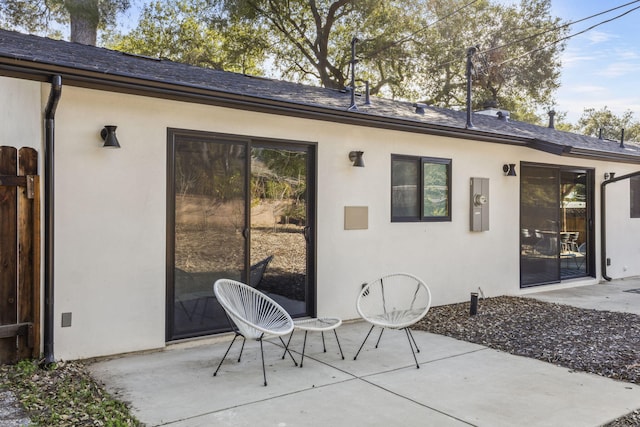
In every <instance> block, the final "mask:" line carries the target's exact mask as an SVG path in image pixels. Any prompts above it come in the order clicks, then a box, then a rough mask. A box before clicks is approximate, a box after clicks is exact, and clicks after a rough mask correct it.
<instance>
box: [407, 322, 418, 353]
mask: <svg viewBox="0 0 640 427" xmlns="http://www.w3.org/2000/svg"><path fill="white" fill-rule="evenodd" d="M406 329H407V332H409V336H410V337H411V341H413V345H414V346H415V347H416V353H420V349H419V348H418V344H417V343H416V339H415V338H414V337H413V332H411V329H409V328H406Z"/></svg>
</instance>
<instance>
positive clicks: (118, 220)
mask: <svg viewBox="0 0 640 427" xmlns="http://www.w3.org/2000/svg"><path fill="white" fill-rule="evenodd" d="M1 83H2V81H1V80H0V84H1ZM32 85H33V84H26V85H25V88H24V89H22V90H25V91H26V92H33V91H34V90H33V88H32V87H31V86H32ZM42 86H43V94H44V93H45V90H44V89H45V88H46V89H47V93H48V85H42ZM35 92H36V94H37V95H38V97H37V98H38V99H37V100H38V105H41V102H40V98H39V92H38V91H37V90H35ZM36 94H34V96H35V95H36ZM373 102H375V100H374V101H373ZM3 114H5V113H3ZM21 117H22V116H21ZM28 117H32V118H31V119H30V120H36V118H35V117H34V114H32V115H31V116H28ZM37 120H38V123H41V121H42V118H41V116H38V117H37ZM25 122H26V120H25ZM104 125H117V126H118V129H117V135H118V138H119V140H120V143H121V146H122V148H121V149H119V150H109V149H105V148H102V140H101V139H100V136H99V133H100V130H101V129H102V127H103V126H104ZM32 127H34V126H32ZM167 128H182V129H189V130H199V131H209V132H219V133H229V134H237V135H245V136H256V137H264V138H279V139H287V140H293V141H303V142H317V150H318V152H317V161H318V165H319V166H318V170H317V176H318V179H317V184H318V188H317V193H318V199H317V314H318V315H319V316H330V315H332V316H339V317H342V318H343V319H352V318H356V317H357V313H356V310H355V298H356V295H357V292H358V290H359V289H360V285H361V284H362V283H364V282H365V281H367V280H369V279H372V278H375V277H377V276H380V275H382V274H387V273H390V272H397V271H406V272H410V273H413V274H415V275H417V276H419V277H422V278H423V279H424V280H425V281H426V282H427V284H428V285H429V287H430V288H431V291H432V294H433V298H434V301H433V302H434V304H435V305H440V304H447V303H453V302H461V301H468V299H469V293H470V292H472V291H476V290H477V289H478V287H481V288H482V290H483V291H484V293H485V295H486V296H496V295H504V294H511V295H517V294H520V293H522V292H523V291H520V289H519V202H520V198H519V177H505V176H504V175H503V172H502V165H503V164H504V163H516V165H517V166H516V169H517V172H518V173H519V171H520V169H519V166H520V162H521V161H528V162H539V163H547V164H563V165H575V166H579V167H586V168H591V167H595V168H596V185H597V186H598V187H599V184H600V182H601V180H602V179H603V175H604V172H616V174H617V175H618V176H619V175H622V174H624V173H629V172H632V171H635V170H636V168H635V167H633V166H628V165H622V164H613V163H604V162H594V161H587V160H583V159H574V158H565V157H558V156H554V155H551V154H547V153H543V152H539V151H535V150H531V149H526V148H521V147H515V146H508V145H498V144H489V143H482V142H477V141H469V140H462V139H453V138H445V137H437V136H429V135H420V134H412V133H400V132H395V131H389V130H383V129H372V128H364V127H357V126H350V125H343V124H334V123H329V122H322V121H315V120H308V119H299V118H291V117H280V116H274V115H267V114H263V113H254V112H247V111H240V110H233V109H228V108H221V107H212V106H204V105H195V104H189V103H183V102H177V101H165V100H159V99H153V98H144V97H139V96H132V95H123V94H117V93H108V92H101V91H95V90H88V89H81V88H75V87H70V86H64V87H63V90H62V98H61V100H60V103H59V106H58V110H57V114H56V149H55V156H56V157H55V164H56V177H55V179H56V195H55V197H56V199H55V200H56V206H55V209H56V212H55V223H56V230H55V257H56V258H55V269H54V272H55V313H54V319H55V331H54V337H55V344H54V349H55V356H56V358H58V359H76V358H88V357H94V356H103V355H109V354H117V353H123V352H130V351H138V350H146V349H152V348H160V347H163V346H164V345H165V307H166V303H165V292H166V289H165V286H166V285H165V268H166V267H165V258H166V209H167V201H166V164H167V159H166V150H167ZM38 129H40V128H38ZM22 133H26V131H25V132H21V134H22ZM38 136H40V134H38ZM351 150H362V151H364V161H365V164H366V167H364V168H355V167H352V166H351V163H350V162H349V160H348V153H349V151H351ZM391 154H406V155H412V156H428V157H442V158H451V159H453V163H452V172H453V174H452V221H451V222H432V223H391V222H390V211H391V207H390V192H391V190H390V185H391V184H390V180H391ZM637 169H640V167H638V168H637ZM471 177H484V178H489V179H490V230H489V231H487V232H471V231H469V209H470V206H469V204H470V203H469V197H470V196H469V179H470V178H471ZM617 185H618V186H622V185H623V183H620V184H617ZM611 187H613V186H610V188H611ZM608 190H609V189H608ZM609 191H610V193H613V191H612V190H609ZM625 191H626V193H624V194H626V199H625V197H624V194H622V193H621V195H618V196H616V197H612V196H613V195H612V194H610V195H609V197H608V198H609V203H610V204H609V205H608V206H609V208H608V213H609V218H610V220H611V221H615V223H614V222H608V223H609V224H610V225H609V227H608V236H609V241H610V242H611V241H614V240H619V239H623V240H624V241H625V242H626V243H625V245H624V246H623V247H622V248H621V249H620V253H618V252H617V250H618V249H616V250H615V251H614V250H613V249H609V250H608V255H609V256H611V257H612V258H613V259H614V260H615V262H614V264H613V265H612V267H611V270H609V274H610V275H613V273H614V271H615V273H616V274H617V270H614V268H617V266H618V262H620V263H621V264H620V265H626V266H627V271H626V272H623V271H622V270H620V274H622V275H625V274H623V273H629V274H628V275H632V274H631V273H633V275H635V274H638V270H639V269H640V265H638V263H637V262H635V263H634V262H633V260H635V259H637V256H638V254H640V243H638V242H639V241H640V239H631V238H625V234H627V232H626V231H624V230H625V227H627V225H629V227H631V230H633V233H636V229H637V228H638V227H640V225H639V224H640V220H639V221H635V220H633V221H630V220H629V218H628V210H629V207H628V184H627V189H626V190H625ZM599 196H600V192H599V191H596V199H595V206H596V236H595V237H596V239H597V241H598V242H599V236H600V235H599V233H600V227H599V225H598V219H599V203H600V200H599ZM625 203H626V205H625ZM345 206H368V208H369V228H368V229H367V230H349V231H345V230H344V216H343V211H344V207H345ZM612 212H618V213H620V217H619V218H614V215H613V214H612ZM624 213H626V218H625V217H624ZM611 224H615V225H611ZM614 228H616V229H618V230H623V231H620V232H618V231H613V229H614ZM638 231H640V230H638ZM615 233H619V235H616V234H615ZM596 246H597V247H596V266H597V269H598V274H599V269H600V263H599V259H600V258H599V256H600V247H599V244H598V245H596ZM625 257H629V259H630V261H626V258H625ZM618 260H619V261H618ZM614 277H618V276H614ZM596 281H597V279H593V280H591V279H588V280H583V281H580V282H579V283H595V282H596ZM575 284H576V282H573V283H571V284H562V285H554V286H552V287H561V286H570V285H575ZM536 289H537V290H540V289H542V288H536ZM544 289H550V287H544ZM529 291H530V290H529ZM67 312H70V313H72V326H71V327H66V328H62V327H60V319H61V315H62V313H67Z"/></svg>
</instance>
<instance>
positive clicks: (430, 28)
mask: <svg viewBox="0 0 640 427" xmlns="http://www.w3.org/2000/svg"><path fill="white" fill-rule="evenodd" d="M215 3H216V4H218V5H222V6H223V8H224V9H225V10H226V11H227V12H228V14H229V16H230V17H232V19H236V20H244V22H246V23H247V24H251V25H253V26H254V27H255V28H258V29H260V30H261V31H262V32H264V34H265V35H266V37H267V38H268V40H269V41H270V45H269V53H270V54H271V55H272V56H273V57H274V58H275V67H276V68H277V71H278V72H279V73H280V74H281V76H282V77H284V78H286V79H290V80H296V81H300V82H307V83H308V82H314V81H315V82H320V83H321V84H322V85H323V86H325V87H331V88H343V87H345V86H348V85H349V78H350V61H351V50H350V43H351V40H352V38H353V36H354V35H356V36H357V37H358V39H359V42H358V43H357V46H356V47H357V49H356V50H357V59H358V65H357V70H356V80H357V81H358V82H359V84H362V82H363V81H364V80H367V81H370V83H371V85H370V87H371V93H372V94H383V95H385V96H391V97H395V98H405V99H414V100H417V99H423V100H426V101H427V102H428V103H430V104H433V105H437V106H440V107H456V106H463V105H465V95H466V91H465V87H466V79H465V62H466V54H465V53H466V50H467V48H468V47H470V46H476V45H478V46H479V53H478V55H477V56H476V57H475V58H474V108H475V109H478V108H480V107H482V104H483V103H484V102H486V101H493V102H496V103H498V104H499V106H500V107H501V108H505V109H508V110H511V111H512V114H511V116H512V117H513V118H514V119H521V120H522V119H524V120H528V121H533V122H537V121H539V118H538V117H537V116H536V114H535V110H536V108H535V107H536V106H537V105H551V104H552V103H553V99H552V95H553V92H554V90H555V89H556V88H557V87H558V85H559V70H560V62H559V53H560V52H561V51H562V49H563V45H562V44H553V43H552V42H554V41H556V40H558V39H560V38H561V36H562V35H564V34H565V32H566V29H559V28H557V25H558V24H559V19H557V18H553V17H552V16H551V15H550V12H549V11H550V0H533V1H529V0H524V1H522V2H521V4H520V5H517V6H514V5H504V4H502V3H499V2H490V1H488V0H484V1H482V0H481V1H477V2H473V3H472V4H468V3H469V2H468V1H466V0H432V1H428V2H427V1H420V0H406V1H397V0H385V1H373V0H363V1H355V0H333V1H332V0H314V1H312V0H292V1H287V2H274V1H270V0H218V1H215ZM516 40H517V41H519V42H518V43H513V42H514V41H516ZM541 46H548V47H545V48H541Z"/></svg>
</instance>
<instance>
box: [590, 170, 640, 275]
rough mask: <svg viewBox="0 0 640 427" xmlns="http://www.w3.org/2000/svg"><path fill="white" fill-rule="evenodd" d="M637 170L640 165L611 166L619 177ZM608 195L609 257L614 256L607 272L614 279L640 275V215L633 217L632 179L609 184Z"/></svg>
mask: <svg viewBox="0 0 640 427" xmlns="http://www.w3.org/2000/svg"><path fill="white" fill-rule="evenodd" d="M637 171H640V165H638V166H636V167H635V168H633V167H632V168H624V169H623V168H619V167H615V166H614V168H612V170H611V172H616V176H617V177H619V176H622V175H625V174H627V173H632V172H637ZM606 198H607V211H606V240H607V249H606V257H607V258H609V259H610V260H611V264H610V265H609V266H608V267H607V271H606V274H607V276H609V277H611V278H613V279H620V278H625V277H633V276H640V218H630V181H629V180H628V179H626V180H622V181H618V182H614V183H611V184H607V186H606ZM598 260H599V259H598Z"/></svg>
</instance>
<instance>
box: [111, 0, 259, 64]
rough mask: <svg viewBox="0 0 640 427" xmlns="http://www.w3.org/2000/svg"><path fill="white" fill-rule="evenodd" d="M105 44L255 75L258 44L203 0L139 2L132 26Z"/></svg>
mask: <svg viewBox="0 0 640 427" xmlns="http://www.w3.org/2000/svg"><path fill="white" fill-rule="evenodd" d="M106 45H107V47H109V48H112V49H116V50H122V51H125V52H129V53H135V54H139V55H146V56H152V57H157V58H166V59H170V60H173V61H177V62H182V63H186V64H192V65H196V66H200V67H209V68H215V69H224V70H227V71H235V72H241V73H249V74H261V73H262V70H261V69H260V67H259V64H260V63H261V62H262V60H263V59H264V48H265V45H264V43H261V41H260V38H259V37H257V38H256V37H255V34H254V33H253V30H252V28H251V27H249V26H247V25H245V24H242V23H237V24H233V23H230V22H229V21H227V20H225V19H223V18H222V17H221V16H220V13H219V10H217V9H216V8H214V7H210V5H209V2H208V1H207V0H180V1H172V0H158V1H153V2H151V3H150V4H147V5H145V7H144V9H143V10H142V15H141V18H140V21H139V22H138V26H137V27H136V28H135V29H133V30H132V31H131V32H130V33H128V34H126V35H114V36H112V37H111V40H108V41H107V43H106Z"/></svg>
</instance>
